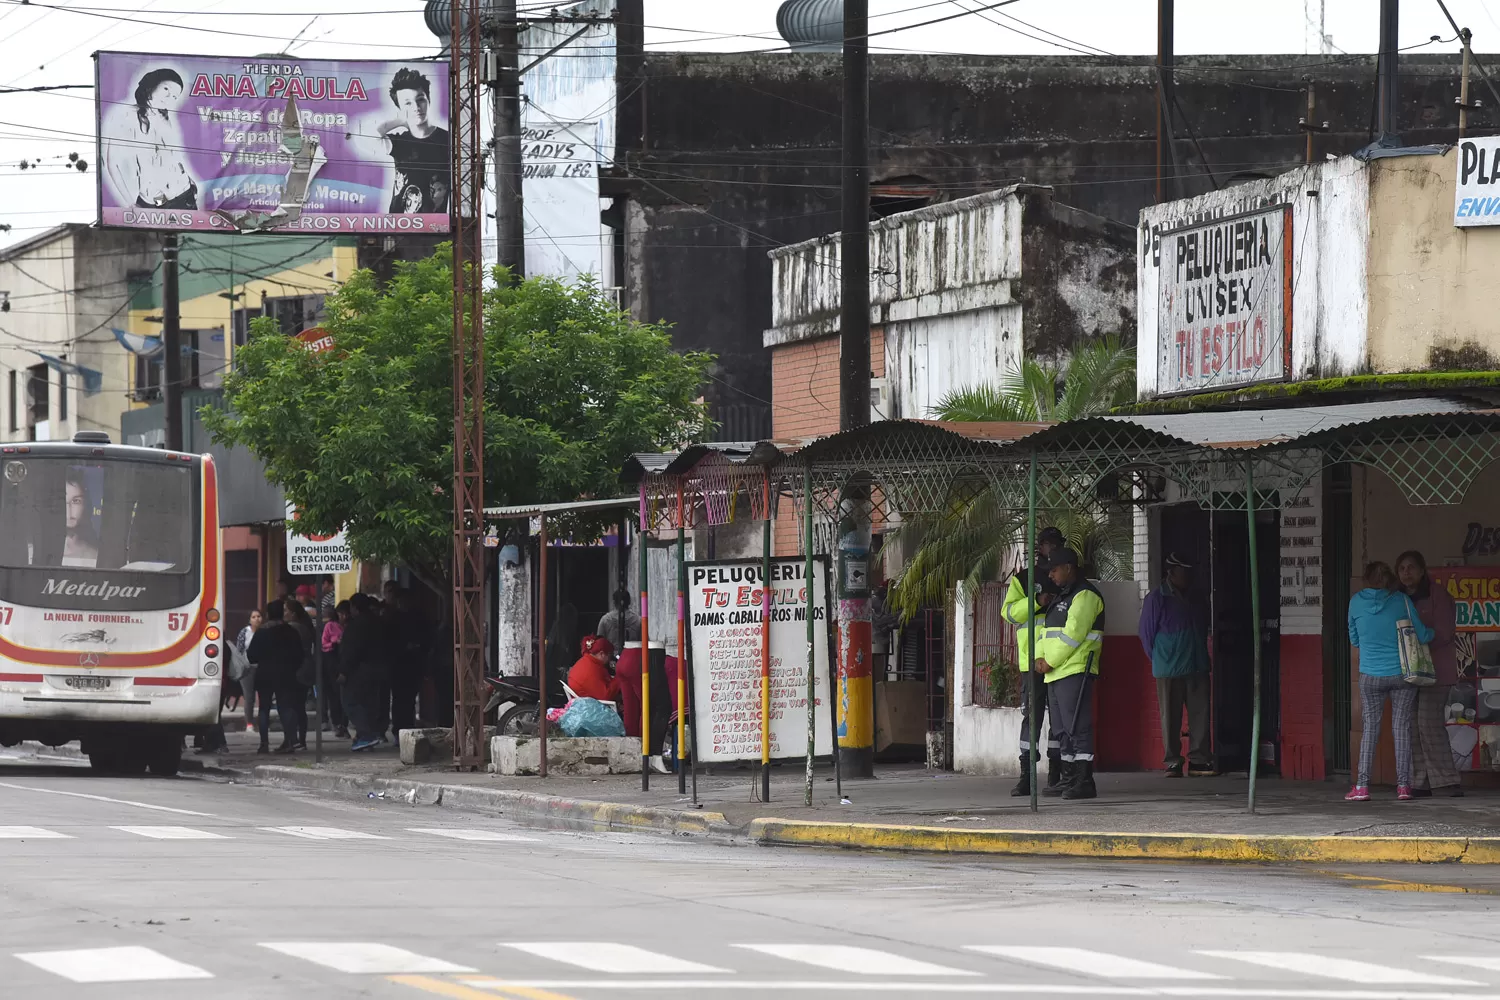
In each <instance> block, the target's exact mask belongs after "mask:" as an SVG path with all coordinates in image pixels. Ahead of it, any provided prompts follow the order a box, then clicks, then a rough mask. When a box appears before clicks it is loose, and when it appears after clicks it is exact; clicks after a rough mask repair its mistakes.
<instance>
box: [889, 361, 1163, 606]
mask: <svg viewBox="0 0 1500 1000" xmlns="http://www.w3.org/2000/svg"><path fill="white" fill-rule="evenodd" d="M1134 398H1135V349H1134V348H1132V347H1127V346H1125V345H1124V344H1122V343H1121V342H1120V340H1119V339H1118V338H1116V337H1109V338H1106V339H1104V340H1101V341H1096V342H1094V343H1091V344H1087V345H1084V346H1082V347H1079V348H1078V349H1077V350H1075V351H1074V352H1073V354H1072V355H1071V356H1070V357H1069V358H1068V361H1067V363H1066V364H1065V365H1063V366H1062V367H1060V368H1058V367H1053V366H1050V365H1045V364H1043V363H1041V362H1038V361H1036V360H1034V359H1030V358H1028V359H1025V360H1024V361H1022V362H1021V365H1020V366H1019V367H1017V368H1012V369H1011V370H1010V371H1009V372H1007V373H1006V374H1005V376H1004V377H1003V378H1001V380H1000V381H999V382H998V383H981V384H978V385H974V386H969V387H967V388H963V389H957V390H954V391H953V392H950V393H948V394H947V395H946V396H944V397H943V398H942V399H940V400H939V401H938V404H937V405H936V406H935V407H933V409H932V416H933V417H934V418H936V419H938V420H952V421H976V422H977V421H1000V422H1029V421H1047V422H1061V421H1065V420H1078V419H1082V418H1085V417H1094V416H1099V415H1101V414H1104V413H1108V412H1109V411H1110V410H1111V409H1113V408H1114V407H1116V406H1122V405H1124V404H1126V403H1129V402H1131V401H1132V400H1134ZM1025 503H1026V498H1025V497H1024V496H1020V497H1012V496H999V495H997V494H996V493H995V491H994V490H993V489H984V490H980V491H979V492H978V493H976V494H975V495H974V496H973V497H971V498H968V499H965V500H963V501H961V502H959V503H956V504H955V505H954V507H953V508H952V509H951V510H949V511H946V512H944V513H941V514H931V515H922V516H918V517H915V518H911V519H908V521H907V522H906V523H905V524H903V525H902V527H901V529H900V530H901V531H902V532H911V533H912V534H913V535H914V536H915V537H916V538H918V539H919V542H920V544H919V547H918V549H917V551H916V553H915V554H914V555H913V556H912V558H911V560H910V561H909V562H908V563H907V564H906V567H905V568H904V569H903V570H902V573H901V575H900V577H898V578H897V580H896V581H895V582H894V584H893V585H892V587H891V598H890V604H891V607H892V609H893V610H894V611H896V612H897V613H899V614H901V615H902V616H903V617H908V618H909V617H910V616H911V615H913V614H915V613H916V612H917V611H918V610H919V609H921V608H923V607H931V606H933V605H936V604H940V603H941V602H942V600H943V597H944V595H945V594H946V593H947V592H948V590H949V589H950V588H952V587H953V586H955V585H956V584H959V583H963V584H965V586H967V587H977V586H978V585H979V584H981V583H983V582H985V581H988V580H995V579H998V578H999V577H1000V575H1001V574H1002V573H1003V572H1004V571H1005V570H1006V569H1007V567H1006V565H1005V563H1006V560H1007V559H1010V558H1014V553H1015V547H1016V545H1017V544H1024V542H1025V541H1026V510H1025ZM1038 506H1039V508H1040V509H1041V513H1040V514H1039V515H1038V516H1039V518H1044V519H1045V520H1044V523H1046V524H1051V525H1054V526H1056V527H1057V528H1058V529H1059V530H1060V531H1062V533H1063V537H1065V538H1066V539H1067V540H1068V545H1069V546H1070V547H1072V548H1073V549H1075V550H1076V551H1077V552H1078V553H1079V555H1080V557H1082V559H1083V560H1084V562H1085V563H1086V564H1087V565H1088V566H1089V567H1090V568H1092V569H1093V570H1094V571H1095V572H1096V573H1098V574H1099V575H1100V576H1102V577H1104V578H1118V577H1119V576H1120V575H1121V574H1122V572H1123V571H1124V570H1125V568H1126V563H1127V561H1128V558H1129V544H1130V536H1129V532H1128V530H1125V527H1124V525H1122V524H1120V523H1119V522H1118V520H1117V519H1114V518H1112V517H1111V516H1110V515H1109V512H1107V511H1105V510H1104V509H1103V508H1102V507H1100V506H1098V505H1092V504H1091V505H1079V504H1078V503H1077V502H1075V501H1073V500H1071V499H1069V498H1068V491H1067V490H1066V488H1065V484H1057V483H1052V484H1043V486H1042V489H1041V491H1040V493H1039V497H1038ZM1038 527H1040V525H1039V526H1038Z"/></svg>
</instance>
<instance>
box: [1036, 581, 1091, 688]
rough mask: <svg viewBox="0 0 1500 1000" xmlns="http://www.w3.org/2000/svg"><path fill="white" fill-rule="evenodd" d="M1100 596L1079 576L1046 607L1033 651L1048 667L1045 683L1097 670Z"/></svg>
mask: <svg viewBox="0 0 1500 1000" xmlns="http://www.w3.org/2000/svg"><path fill="white" fill-rule="evenodd" d="M1103 629H1104V597H1103V596H1102V595H1101V594H1100V593H1099V591H1098V590H1096V589H1095V588H1094V585H1093V584H1092V583H1089V582H1088V581H1087V580H1084V579H1082V578H1080V579H1078V580H1076V581H1074V583H1073V584H1072V585H1071V586H1069V587H1067V588H1065V589H1064V590H1063V592H1062V594H1061V595H1060V596H1059V597H1058V598H1057V600H1055V601H1053V602H1052V604H1051V606H1050V607H1048V608H1047V615H1046V620H1045V623H1044V624H1043V626H1042V638H1041V641H1039V642H1038V643H1037V646H1036V654H1037V656H1038V657H1040V658H1041V659H1044V660H1046V661H1047V663H1048V664H1049V665H1050V666H1051V667H1052V669H1051V670H1049V671H1047V674H1046V678H1047V683H1048V684H1051V683H1052V682H1053V681H1060V680H1062V679H1063V678H1064V677H1071V676H1073V675H1074V674H1081V673H1083V672H1084V671H1085V670H1086V671H1088V672H1089V673H1091V674H1097V673H1098V672H1099V657H1100V654H1101V653H1102V652H1103V650H1104V632H1103Z"/></svg>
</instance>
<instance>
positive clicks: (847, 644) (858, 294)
mask: <svg viewBox="0 0 1500 1000" xmlns="http://www.w3.org/2000/svg"><path fill="white" fill-rule="evenodd" d="M869 8H870V5H869V0H844V154H843V180H842V184H841V187H842V190H843V203H842V213H841V214H842V219H841V222H840V234H841V235H840V244H839V254H840V255H839V268H840V272H839V277H840V285H841V288H840V302H839V307H840V313H839V429H840V430H846V431H847V430H852V429H854V428H856V427H864V426H866V425H867V424H869V422H870V39H869V15H870V10H869ZM870 514H871V510H870V483H869V480H868V478H864V479H858V478H856V479H855V480H854V481H852V482H851V483H850V484H849V485H848V486H846V487H845V489H844V494H843V496H842V497H841V498H840V501H839V526H838V536H839V541H838V545H839V559H838V574H839V662H838V678H839V681H838V692H837V696H836V697H835V698H834V705H835V706H837V711H838V713H839V716H838V720H837V722H838V726H837V731H838V738H839V746H838V754H839V758H840V764H841V766H842V767H843V769H844V772H843V773H844V774H846V775H857V776H862V777H868V776H872V775H873V774H874V773H875V707H874V706H875V702H874V677H873V675H872V671H871V654H870V647H871V641H870V639H871V628H870V543H871V536H870Z"/></svg>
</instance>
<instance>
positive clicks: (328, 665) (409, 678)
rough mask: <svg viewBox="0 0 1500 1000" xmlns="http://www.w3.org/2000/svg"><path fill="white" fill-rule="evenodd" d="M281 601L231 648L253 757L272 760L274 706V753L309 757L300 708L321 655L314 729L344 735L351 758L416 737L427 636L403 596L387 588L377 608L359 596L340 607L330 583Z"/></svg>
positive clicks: (258, 613) (285, 590) (256, 617)
mask: <svg viewBox="0 0 1500 1000" xmlns="http://www.w3.org/2000/svg"><path fill="white" fill-rule="evenodd" d="M280 593H281V596H280V597H279V598H278V599H276V600H273V601H271V602H270V603H269V604H268V605H266V607H265V609H264V611H262V610H259V609H257V610H254V611H252V612H251V613H250V617H249V622H248V623H247V624H246V625H245V627H244V628H243V629H241V630H240V633H239V637H238V639H237V640H236V643H235V645H236V647H237V648H238V651H239V652H240V653H241V654H242V656H243V660H244V661H245V663H244V665H243V668H242V670H241V677H240V685H241V689H242V691H243V692H244V710H245V721H246V727H247V728H251V727H254V728H256V729H257V731H258V732H259V734H260V750H259V752H260V753H272V752H273V751H272V749H271V745H270V721H271V706H272V704H273V703H274V705H275V707H276V712H277V715H278V716H279V718H280V719H281V727H282V733H283V736H282V742H281V745H280V746H279V747H277V748H276V750H275V751H274V752H275V753H282V754H289V753H295V752H296V751H298V750H305V749H307V731H308V728H307V727H308V716H307V701H308V694H309V691H310V690H311V689H312V688H313V686H314V685H315V684H316V683H317V661H316V656H317V650H318V648H319V647H321V650H322V653H323V674H322V675H323V687H324V690H323V703H324V716H323V718H322V719H319V720H318V724H319V725H323V724H325V723H329V724H331V725H332V727H333V730H334V735H335V737H336V738H340V739H348V738H350V727H352V728H353V731H354V732H353V743H352V745H351V747H350V749H352V750H358V751H363V750H369V749H371V748H374V747H378V746H380V745H381V744H383V743H387V742H390V741H391V740H399V739H400V734H401V730H403V729H413V728H415V727H416V723H417V701H418V697H419V694H420V691H421V688H422V681H423V678H424V677H425V666H426V659H427V654H428V652H429V648H430V645H431V636H430V634H429V630H428V628H427V625H426V622H425V619H424V618H423V616H422V614H421V612H420V611H419V610H418V609H417V607H416V604H415V601H414V600H413V599H412V595H411V593H410V592H409V591H408V590H406V589H405V588H402V587H401V586H400V585H399V584H397V583H395V582H394V581H388V582H387V583H386V585H385V589H384V599H383V600H377V599H375V598H373V597H370V596H368V595H366V594H362V593H361V594H355V595H353V596H352V597H351V598H349V599H348V600H346V601H339V600H337V598H336V594H335V588H334V581H333V577H331V576H328V577H324V578H323V581H322V584H321V588H320V592H319V593H315V594H313V593H310V594H304V595H294V594H293V593H292V591H291V588H290V586H289V585H287V584H284V583H283V584H282V585H281V587H280ZM304 601H306V602H307V605H311V610H310V609H309V607H308V606H307V605H304ZM315 617H316V621H315V620H314V618H315ZM257 704H258V705H259V713H258V716H257V714H256V713H255V705H257ZM388 727H389V728H390V730H391V733H392V736H391V740H388V739H387V737H386V731H387V728H388Z"/></svg>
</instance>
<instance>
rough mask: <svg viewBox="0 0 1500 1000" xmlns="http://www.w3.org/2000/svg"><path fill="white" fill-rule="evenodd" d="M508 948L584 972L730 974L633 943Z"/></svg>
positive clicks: (534, 943) (559, 943) (536, 944)
mask: <svg viewBox="0 0 1500 1000" xmlns="http://www.w3.org/2000/svg"><path fill="white" fill-rule="evenodd" d="M501 943H502V944H503V945H504V946H505V947H506V948H514V949H516V950H517V951H524V952H526V953H528V954H531V955H536V956H537V957H539V958H548V959H551V960H552V961H554V962H566V963H568V964H569V965H576V966H578V967H579V968H581V969H591V970H592V971H594V972H613V973H617V974H627V973H666V972H728V971H729V970H728V969H718V968H715V967H714V966H712V965H704V964H703V963H701V962H690V961H688V960H687V959H684V958H674V957H672V956H671V955H662V954H660V953H658V952H654V951H647V950H646V949H645V948H637V947H636V946H635V945H633V944H616V943H614V942H612V941H519V942H515V941H507V942H501Z"/></svg>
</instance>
